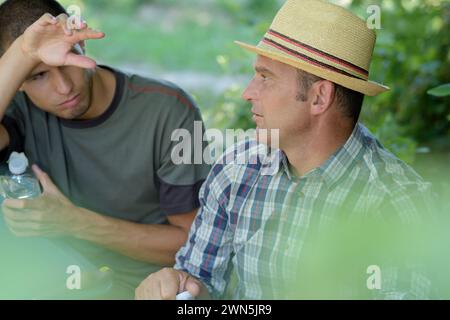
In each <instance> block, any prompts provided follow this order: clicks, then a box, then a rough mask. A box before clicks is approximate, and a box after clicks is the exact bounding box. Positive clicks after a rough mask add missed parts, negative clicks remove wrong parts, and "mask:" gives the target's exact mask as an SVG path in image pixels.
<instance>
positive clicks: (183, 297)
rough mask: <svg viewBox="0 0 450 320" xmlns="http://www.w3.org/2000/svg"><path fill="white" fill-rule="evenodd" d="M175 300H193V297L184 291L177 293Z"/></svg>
mask: <svg viewBox="0 0 450 320" xmlns="http://www.w3.org/2000/svg"><path fill="white" fill-rule="evenodd" d="M176 300H195V297H194V296H193V295H192V294H191V293H190V292H189V291H184V292H182V293H179V294H177V296H176Z"/></svg>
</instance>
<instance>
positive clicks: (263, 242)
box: [136, 0, 429, 299]
mask: <svg viewBox="0 0 450 320" xmlns="http://www.w3.org/2000/svg"><path fill="white" fill-rule="evenodd" d="M375 38H376V36H375V33H374V32H373V31H372V30H369V29H368V28H367V26H366V23H365V22H364V21H362V20H361V19H359V18H358V17H356V16H354V15H353V14H352V13H350V12H348V11H346V10H345V9H343V8H341V7H338V6H335V5H332V4H329V3H326V2H324V1H319V0H303V1H296V0H288V1H287V2H286V3H285V5H284V6H283V7H282V9H281V10H280V11H279V12H278V14H277V16H276V17H275V20H274V21H273V23H272V26H271V28H270V30H269V31H268V32H267V33H266V35H265V36H264V39H263V40H262V41H261V42H260V43H259V45H258V46H251V45H247V44H243V43H239V45H241V46H242V47H244V48H246V49H248V50H250V51H252V52H255V53H257V55H258V56H257V59H256V63H255V71H256V74H255V76H254V78H253V79H252V81H251V82H250V84H249V85H248V87H247V89H246V90H245V92H244V93H243V98H244V99H245V100H247V101H249V102H250V103H251V104H252V113H253V119H254V121H255V122H256V125H257V129H259V130H261V129H269V130H272V129H275V130H277V129H278V130H279V149H280V150H279V151H278V152H275V153H274V154H273V155H272V156H270V158H268V159H269V161H267V158H266V159H265V161H264V164H263V161H259V162H258V163H257V164H256V165H255V164H251V163H250V162H251V161H249V164H247V165H242V164H237V163H235V162H234V163H233V162H232V163H226V159H227V157H228V156H229V154H231V155H233V154H237V158H238V157H239V156H240V155H242V154H244V153H248V154H249V155H250V156H249V157H248V159H252V157H253V156H254V155H255V154H256V153H257V150H258V148H260V146H258V144H257V143H254V142H250V143H249V142H246V143H243V144H239V145H237V146H235V147H234V148H232V149H231V150H229V152H228V154H226V155H224V157H223V159H221V161H219V162H217V164H215V165H214V167H213V169H212V171H211V173H210V175H209V176H208V178H207V180H206V182H205V184H204V185H203V187H202V189H201V191H200V203H201V208H200V211H199V214H198V215H197V217H196V219H195V221H194V223H193V226H192V229H191V231H190V234H189V240H188V241H187V243H186V244H185V245H184V246H183V247H182V248H181V250H180V251H179V252H178V254H177V263H176V264H175V266H174V268H173V269H169V268H166V269H163V270H161V271H159V272H157V273H154V274H152V275H150V276H149V277H148V278H147V279H146V280H145V281H144V282H143V283H141V285H140V286H139V287H138V288H137V289H136V298H138V299H174V298H175V295H176V294H177V293H180V292H183V291H186V290H187V291H189V292H190V293H191V294H192V295H194V296H196V297H199V298H206V297H208V296H212V297H213V298H220V297H223V294H224V292H225V290H226V288H227V285H228V282H229V279H230V271H231V270H232V268H233V269H234V272H235V273H236V275H237V280H238V281H237V286H236V288H235V291H234V298H236V299H261V298H286V297H294V298H295V297H307V298H308V297H309V298H311V297H313V298H314V297H315V298H317V297H322V298H325V297H327V298H351V297H353V298H360V297H361V296H360V295H356V296H352V294H351V291H352V290H353V289H354V288H362V289H366V291H365V292H363V294H366V293H367V288H366V278H367V277H368V275H367V273H366V269H367V267H368V266H369V265H365V266H364V265H358V267H363V268H360V269H358V270H356V272H359V274H360V275H362V276H363V277H362V278H363V280H362V281H361V282H358V283H356V285H357V287H353V288H350V291H346V290H345V288H346V287H345V286H347V285H349V283H346V282H345V281H346V280H347V279H344V278H342V279H341V280H342V281H343V283H342V285H343V287H341V286H340V284H339V283H338V286H337V287H334V286H333V288H334V289H336V291H335V292H334V293H336V295H334V294H333V293H331V292H329V293H330V295H327V294H326V292H325V294H324V292H312V291H308V288H311V289H312V290H314V288H317V287H318V286H319V285H320V283H319V282H317V283H312V286H311V287H310V286H309V285H308V286H306V281H309V280H310V279H309V277H308V274H310V275H315V273H314V271H315V270H314V269H320V270H322V271H323V270H325V271H327V272H330V271H331V273H332V276H334V277H335V278H336V277H339V273H338V272H337V271H338V269H339V266H338V265H334V264H329V265H322V264H321V263H318V264H316V265H315V264H314V263H312V265H311V261H310V258H314V257H315V256H318V255H320V254H322V253H323V252H322V251H323V250H325V251H327V250H328V249H329V248H334V249H335V250H338V251H337V252H326V253H330V254H337V255H339V253H340V252H344V251H345V250H342V248H340V247H339V246H338V245H335V246H334V247H333V246H329V247H328V248H323V247H321V246H319V245H316V243H315V242H314V241H315V240H318V241H319V243H328V244H329V243H330V241H323V240H324V239H325V240H327V239H326V236H327V233H328V232H330V231H335V230H336V228H339V225H340V223H341V222H345V221H359V220H360V219H363V218H365V217H368V218H370V219H374V221H381V222H384V221H394V222H395V223H396V222H399V223H411V222H412V221H420V220H421V219H420V215H421V214H423V212H421V209H420V208H421V206H422V203H425V202H426V201H427V199H426V194H427V193H426V192H427V191H428V190H429V184H427V183H425V182H423V181H422V179H421V178H420V177H419V176H418V175H417V174H416V173H415V172H414V171H413V170H412V169H411V168H410V167H408V166H407V165H406V164H404V163H403V162H401V161H400V160H399V159H397V158H396V157H395V156H393V155H392V154H391V153H389V152H388V151H386V150H385V149H384V148H383V147H382V146H381V145H380V144H379V142H378V141H377V140H376V139H375V138H374V137H373V136H372V135H371V134H370V132H369V131H368V130H367V129H366V128H365V127H364V126H363V125H361V124H359V123H358V117H359V114H360V110H361V105H362V102H363V97H364V95H371V96H373V95H377V94H379V93H382V92H384V91H387V90H388V88H387V87H385V86H383V85H380V84H377V83H374V82H372V81H369V72H368V70H369V65H370V61H371V56H372V52H373V48H374V44H375ZM260 132H262V131H260ZM259 140H260V141H259V142H261V143H265V144H268V143H270V141H269V140H267V141H264V140H263V139H262V135H261V137H259ZM352 219H354V220H352ZM395 223H394V225H395ZM362 225H363V226H364V223H363V224H362ZM340 230H345V228H342V229H340ZM348 230H350V229H348ZM337 234H339V232H338V233H337ZM324 235H325V236H324ZM333 239H334V240H339V239H338V238H334V236H333V237H331V238H330V239H328V240H333ZM362 240H363V239H362V238H358V237H356V238H353V239H352V242H353V243H358V242H360V244H361V245H362ZM366 240H367V239H366ZM375 243H376V242H375ZM332 244H333V243H332ZM344 249H345V248H344ZM364 249H365V247H362V248H361V250H364ZM305 250H306V251H305ZM349 251H350V252H352V251H351V250H349ZM359 252H360V251H359ZM375 253H377V252H375ZM338 258H339V259H337V260H333V259H328V261H334V262H337V261H342V260H346V261H348V262H349V264H348V265H351V263H352V262H353V261H356V259H358V256H354V255H353V256H352V255H348V256H339V257H338ZM362 260H363V262H367V261H366V260H365V259H362ZM314 261H316V262H317V261H321V260H320V259H316V260H314ZM375 261H379V262H380V263H381V262H386V261H384V260H383V261H381V260H376V259H375ZM322 262H323V261H322ZM387 262H389V261H387ZM374 263H377V262H372V264H374ZM308 264H309V266H308ZM306 267H307V268H306ZM383 270H384V269H383ZM392 270H394V272H395V269H392V268H391V269H389V271H392ZM351 271H354V270H353V269H352V270H351ZM305 272H307V273H308V274H306V275H305ZM383 275H387V274H383ZM391 275H392V273H391ZM319 276H321V275H320V274H319ZM323 276H325V274H324V275H323ZM346 276H349V274H348V273H346ZM351 276H352V275H350V277H351ZM355 276H356V277H357V278H358V279H360V278H361V277H360V276H359V275H358V274H355ZM326 279H329V278H328V277H327V278H326ZM382 279H383V280H382V281H383V287H382V289H383V290H386V292H387V291H389V292H390V294H391V295H390V297H404V296H405V295H404V294H405V293H406V292H407V293H410V294H412V296H409V297H419V298H420V297H423V296H424V295H426V292H427V291H426V290H425V289H426V288H427V286H426V285H427V284H428V282H427V281H420V280H421V279H422V278H418V279H419V280H417V279H416V280H417V281H415V282H414V281H413V282H412V283H414V285H416V287H415V288H412V289H411V288H408V289H404V288H402V289H400V287H398V286H397V285H396V283H395V281H394V282H393V283H394V284H393V285H392V283H390V282H389V279H391V280H392V279H394V280H395V274H394V275H393V276H391V277H389V279H388V277H384V278H382ZM300 280H304V281H300ZM350 280H351V279H350ZM408 280H409V279H408ZM279 281H280V282H281V284H282V285H281V286H279V283H278V282H279ZM289 284H294V285H299V286H298V287H292V286H290V285H289ZM309 284H311V283H309ZM417 286H418V288H421V289H424V290H416V291H414V290H415V289H417ZM325 287H326V286H325ZM283 288H284V289H287V290H290V291H291V292H290V294H287V292H286V291H283ZM329 288H331V287H329ZM278 289H280V290H278ZM410 289H411V290H413V291H411V290H410ZM296 290H298V291H296ZM404 290H406V291H404ZM305 291H306V292H305ZM319 291H320V290H319ZM363 291H364V290H363ZM375 291H376V290H375ZM342 292H344V294H343V295H339V294H340V293H342ZM377 293H380V291H378V292H377ZM383 293H385V291H383ZM385 297H386V295H385Z"/></svg>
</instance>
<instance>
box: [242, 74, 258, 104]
mask: <svg viewBox="0 0 450 320" xmlns="http://www.w3.org/2000/svg"><path fill="white" fill-rule="evenodd" d="M255 97H256V90H255V86H254V79H252V80H251V81H250V83H249V84H248V85H247V88H245V90H244V92H243V93H242V99H244V100H245V101H248V102H252V100H254V99H255Z"/></svg>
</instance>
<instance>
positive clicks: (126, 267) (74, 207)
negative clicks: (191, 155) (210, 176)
mask: <svg viewBox="0 0 450 320" xmlns="http://www.w3.org/2000/svg"><path fill="white" fill-rule="evenodd" d="M67 19H68V17H67V15H66V14H65V10H64V8H63V7H62V6H61V5H60V4H58V3H57V2H56V1H53V0H8V1H5V2H4V3H3V4H2V5H1V6H0V26H1V28H0V47H1V54H2V56H1V59H0V119H1V120H2V125H0V148H1V149H2V150H3V152H2V156H3V159H5V160H6V159H7V157H8V154H9V153H10V152H11V151H24V152H25V154H26V155H27V156H28V158H29V160H30V163H32V164H36V166H34V167H33V170H34V172H35V173H36V175H37V177H38V178H39V180H40V182H41V184H42V187H43V195H42V196H41V197H39V198H37V199H34V200H13V199H8V200H5V201H4V203H3V206H2V211H3V215H4V220H5V222H6V224H7V226H8V227H9V228H10V229H11V231H12V232H13V233H14V234H15V235H17V236H19V237H34V236H45V237H47V236H52V237H58V238H62V239H64V241H65V242H67V243H68V244H69V245H70V246H73V247H75V248H76V249H77V250H79V251H80V252H81V253H83V254H84V255H85V256H86V257H88V258H90V259H91V260H92V261H94V262H95V263H96V264H97V265H98V266H99V267H101V266H108V267H110V268H111V269H112V270H113V271H114V275H115V278H114V280H115V283H114V286H115V287H114V288H115V289H117V288H122V289H123V291H121V290H119V291H117V292H114V290H115V289H113V292H112V294H113V296H114V297H120V298H127V297H132V296H133V293H134V288H135V287H136V285H137V284H138V283H139V282H140V281H141V280H142V279H143V278H144V277H145V275H148V273H149V272H152V271H155V270H157V269H159V268H160V267H161V266H164V265H171V264H173V262H174V257H175V253H176V252H177V251H178V249H179V248H180V247H181V245H182V244H183V243H184V242H185V241H186V238H187V234H188V230H189V228H190V226H191V223H192V221H193V219H194V217H195V215H196V212H197V209H198V207H199V203H198V198H197V195H198V190H199V189H200V186H201V183H202V182H203V181H204V179H205V177H206V176H207V173H208V172H209V167H208V166H206V165H175V164H174V163H173V162H172V160H171V152H172V147H173V145H174V144H175V143H174V142H172V141H171V135H172V132H173V131H174V130H176V129H180V128H183V129H187V130H189V131H190V132H193V128H194V121H201V116H200V113H199V110H198V109H197V107H196V106H195V104H194V102H193V101H192V100H191V99H190V97H189V96H188V95H187V94H186V93H185V92H183V91H182V90H181V89H180V88H178V87H176V86H174V85H173V84H170V83H166V82H162V81H157V80H152V79H146V78H143V77H140V76H137V75H126V74H124V73H122V72H120V71H118V70H115V69H112V68H109V67H106V66H96V63H95V61H93V60H92V59H89V58H88V57H86V56H84V41H85V40H88V39H100V38H103V37H104V34H103V33H101V32H98V31H94V30H92V29H90V28H88V27H87V25H86V23H84V22H83V23H82V25H81V26H79V27H80V29H79V30H69V29H68V24H67ZM110 45H112V44H110ZM62 272H65V271H64V270H62Z"/></svg>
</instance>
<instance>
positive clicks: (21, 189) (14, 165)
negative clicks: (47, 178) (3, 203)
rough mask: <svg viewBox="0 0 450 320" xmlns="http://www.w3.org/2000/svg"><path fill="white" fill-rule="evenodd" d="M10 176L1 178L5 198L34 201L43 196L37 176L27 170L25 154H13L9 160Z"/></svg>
mask: <svg viewBox="0 0 450 320" xmlns="http://www.w3.org/2000/svg"><path fill="white" fill-rule="evenodd" d="M8 168H9V174H8V175H5V176H2V177H0V179H1V187H2V189H3V190H2V191H3V192H2V193H3V197H4V198H9V199H32V198H36V197H38V196H39V195H40V194H41V187H40V186H39V181H38V179H37V178H36V177H35V175H34V174H33V173H32V172H31V171H30V170H27V168H28V159H27V157H26V156H25V154H24V153H17V152H13V153H12V154H11V156H10V157H9V160H8Z"/></svg>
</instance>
